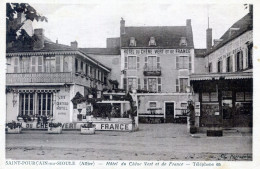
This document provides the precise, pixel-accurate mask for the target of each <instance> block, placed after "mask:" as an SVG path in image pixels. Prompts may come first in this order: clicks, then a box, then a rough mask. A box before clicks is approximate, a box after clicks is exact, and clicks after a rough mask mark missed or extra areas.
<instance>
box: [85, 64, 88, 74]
mask: <svg viewBox="0 0 260 169" xmlns="http://www.w3.org/2000/svg"><path fill="white" fill-rule="evenodd" d="M85 75H86V76H87V75H88V64H86V65H85Z"/></svg>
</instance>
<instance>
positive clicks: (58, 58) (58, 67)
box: [55, 55, 60, 72]
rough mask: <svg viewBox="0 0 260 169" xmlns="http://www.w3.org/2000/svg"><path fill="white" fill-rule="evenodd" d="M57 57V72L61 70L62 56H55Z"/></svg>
mask: <svg viewBox="0 0 260 169" xmlns="http://www.w3.org/2000/svg"><path fill="white" fill-rule="evenodd" d="M55 59H56V72H60V56H59V55H58V56H55Z"/></svg>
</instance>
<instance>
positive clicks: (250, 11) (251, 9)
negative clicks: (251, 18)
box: [249, 4, 253, 14]
mask: <svg viewBox="0 0 260 169" xmlns="http://www.w3.org/2000/svg"><path fill="white" fill-rule="evenodd" d="M249 13H250V14H253V5H252V4H249Z"/></svg>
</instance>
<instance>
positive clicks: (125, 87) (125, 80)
mask: <svg viewBox="0 0 260 169" xmlns="http://www.w3.org/2000/svg"><path fill="white" fill-rule="evenodd" d="M123 84H124V89H125V90H127V79H126V78H125V77H124V79H123Z"/></svg>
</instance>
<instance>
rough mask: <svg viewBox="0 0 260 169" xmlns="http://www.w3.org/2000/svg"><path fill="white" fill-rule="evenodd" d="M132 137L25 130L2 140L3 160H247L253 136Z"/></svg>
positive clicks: (162, 132) (179, 128) (146, 128)
mask: <svg viewBox="0 0 260 169" xmlns="http://www.w3.org/2000/svg"><path fill="white" fill-rule="evenodd" d="M139 128H140V130H139V131H137V132H115V131H97V132H96V134H95V135H80V134H79V131H63V133H62V134H60V135H54V134H47V131H28V130H27V131H26V130H24V131H23V133H22V134H7V135H6V158H7V159H31V160H165V161H168V160H178V161H185V160H191V161H196V160H214V161H215V160H223V161H224V160H228V161H233V160H243V161H244V160H245V161H247V160H252V134H251V133H246V132H245V133H243V132H232V131H229V132H224V136H223V137H207V136H206V134H197V135H194V136H193V137H192V136H190V135H189V134H188V133H187V128H186V125H185V124H170V123H168V124H140V125H139Z"/></svg>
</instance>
